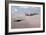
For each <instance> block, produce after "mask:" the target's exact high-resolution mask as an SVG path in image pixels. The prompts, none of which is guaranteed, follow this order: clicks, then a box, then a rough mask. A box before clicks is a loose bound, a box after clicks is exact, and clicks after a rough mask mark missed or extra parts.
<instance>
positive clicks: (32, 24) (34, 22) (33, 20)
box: [11, 14, 40, 29]
mask: <svg viewBox="0 0 46 35" xmlns="http://www.w3.org/2000/svg"><path fill="white" fill-rule="evenodd" d="M14 20H15V18H11V28H12V29H18V28H39V27H40V14H38V15H34V16H24V20H22V21H20V22H14Z"/></svg>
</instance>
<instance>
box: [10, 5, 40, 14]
mask: <svg viewBox="0 0 46 35" xmlns="http://www.w3.org/2000/svg"><path fill="white" fill-rule="evenodd" d="M11 10H12V14H16V13H21V14H22V13H40V7H31V6H11Z"/></svg>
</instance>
